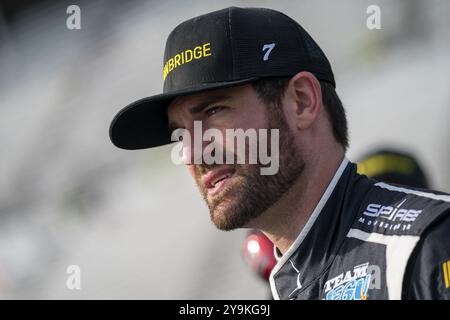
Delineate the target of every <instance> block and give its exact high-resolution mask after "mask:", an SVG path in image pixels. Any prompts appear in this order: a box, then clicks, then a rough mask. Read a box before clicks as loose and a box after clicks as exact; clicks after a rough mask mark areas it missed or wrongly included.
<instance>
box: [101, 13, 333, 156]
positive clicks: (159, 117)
mask: <svg viewBox="0 0 450 320" xmlns="http://www.w3.org/2000/svg"><path fill="white" fill-rule="evenodd" d="M300 71H309V72H311V73H312V74H314V75H315V76H316V77H317V78H318V79H319V80H320V81H325V82H329V83H331V84H332V85H333V86H335V81H334V76H333V72H332V70H331V66H330V63H329V62H328V59H327V58H326V56H325V54H324V53H323V51H322V50H321V49H320V47H319V46H318V45H317V43H316V42H315V41H314V40H313V39H312V38H311V36H310V35H309V34H308V33H307V32H306V31H305V30H304V29H303V28H302V27H301V26H300V25H299V24H298V23H297V22H296V21H294V20H293V19H291V18H290V17H288V16H286V15H285V14H283V13H281V12H278V11H275V10H271V9H265V8H237V7H230V8H226V9H222V10H219V11H214V12H211V13H208V14H204V15H201V16H198V17H195V18H192V19H189V20H187V21H185V22H183V23H181V24H179V25H178V26H177V27H176V28H175V29H174V30H173V31H172V32H171V33H170V35H169V37H168V38H167V42H166V48H165V53H164V62H163V68H162V76H163V79H164V88H163V93H162V94H158V95H155V96H151V97H147V98H143V99H141V100H138V101H135V102H133V103H131V104H129V105H128V106H126V107H125V108H123V109H122V110H120V111H119V113H118V114H117V115H116V116H115V117H114V119H113V120H112V123H111V126H110V130H109V134H110V138H111V141H112V142H113V144H114V145H116V146H117V147H119V148H122V149H129V150H135V149H145V148H151V147H157V146H161V145H165V144H168V143H171V142H172V141H171V139H170V136H171V132H170V130H169V126H168V118H167V113H166V109H167V106H168V105H169V104H170V103H171V101H172V100H173V99H175V98H177V97H180V96H185V95H190V94H194V93H198V92H202V91H206V90H212V89H219V88H226V87H232V86H237V85H242V84H246V83H250V82H253V81H256V80H258V79H261V78H265V77H288V76H293V75H295V74H296V73H298V72H300Z"/></svg>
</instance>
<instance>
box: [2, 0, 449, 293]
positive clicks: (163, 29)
mask: <svg viewBox="0 0 450 320" xmlns="http://www.w3.org/2000/svg"><path fill="white" fill-rule="evenodd" d="M71 4H76V5H78V6H79V7H80V8H81V29H80V30H69V29H68V28H67V26H66V20H67V18H68V17H69V15H68V14H67V13H66V10H67V7H68V6H69V5H71ZM372 4H376V5H378V6H379V7H380V9H381V29H380V30H369V29H368V28H367V26H366V20H367V18H368V17H369V14H367V13H366V9H367V7H368V6H369V5H372ZM228 6H241V7H269V8H273V9H277V10H280V11H283V12H285V13H287V14H288V15H290V16H291V17H292V18H294V19H295V20H297V21H299V22H300V23H301V24H302V25H303V27H304V28H305V29H306V30H308V31H309V32H310V33H311V35H312V36H313V37H314V38H315V40H316V41H317V42H318V43H319V45H320V46H321V47H322V49H323V50H324V51H325V53H326V54H327V56H328V58H329V59H330V61H331V64H332V66H333V69H334V73H335V77H336V81H337V91H338V94H339V95H340V96H341V98H342V100H343V102H344V106H345V107H346V110H347V114H348V121H349V129H350V139H351V142H350V145H351V147H350V149H349V151H348V154H347V155H348V158H349V159H350V160H356V159H357V158H358V157H359V156H360V155H362V154H364V153H367V152H370V150H372V149H373V148H378V147H385V146H388V147H391V148H399V149H401V150H405V151H407V152H410V153H412V154H414V155H415V156H416V157H417V159H418V160H419V161H420V162H421V164H422V165H423V167H424V169H425V170H426V172H427V174H428V176H429V180H430V184H431V187H432V188H434V189H440V190H442V191H447V192H450V170H449V169H450V145H449V142H448V141H449V138H450V126H449V120H450V90H449V82H450V81H449V80H448V76H449V74H450V59H449V58H450V56H449V52H450V41H449V40H450V36H449V30H450V19H449V17H450V2H449V1H446V0H440V1H439V0H432V1H418V0H402V1H395V2H394V1H388V0H386V1H381V0H376V1H373V0H371V1H365V0H364V1H361V0H344V1H331V0H329V1H325V0H299V1H290V0H284V1H282V0H278V1H250V0H247V1H197V0H191V1H189V4H187V1H181V0H178V1H174V0H166V1H118V0H116V1H113V0H110V1H106V0H90V1H81V0H80V1H75V2H74V1H70V2H69V1H29V0H22V1H13V0H2V1H1V3H0V159H1V166H0V298H2V299H110V298H111V299H266V298H267V297H269V290H268V287H267V285H266V284H265V283H264V282H263V281H262V280H260V278H259V277H258V276H257V275H255V274H254V273H252V272H251V271H250V270H249V269H248V268H247V266H246V265H245V263H244V261H243V259H242V243H243V238H244V236H245V230H240V231H233V232H221V231H217V230H216V229H215V227H214V226H213V225H212V224H211V223H210V220H209V213H208V210H207V208H206V205H205V204H204V203H203V200H202V199H201V197H200V194H199V192H198V191H197V189H196V186H195V184H194V182H193V181H192V179H191V178H190V177H189V176H188V173H187V171H186V169H185V168H183V167H182V166H175V165H174V164H172V162H171V161H170V150H171V147H170V146H168V147H162V148H157V149H154V150H142V151H125V150H120V149H117V148H115V147H114V146H113V145H112V144H111V143H110V140H109V137H108V127H109V124H110V121H111V119H112V118H113V116H114V115H115V113H116V112H117V111H118V110H119V109H120V108H122V107H123V106H125V105H126V104H128V103H130V102H132V101H134V100H136V99H139V98H142V97H145V96H149V95H153V94H157V93H160V92H161V90H162V56H163V51H164V45H165V40H166V37H167V36H168V34H169V33H170V31H171V30H172V29H173V28H174V27H175V26H176V25H177V24H178V23H180V22H181V21H184V20H186V19H189V18H191V17H194V16H197V15H200V14H203V13H207V12H209V11H213V10H218V9H221V8H224V7H228ZM70 265H78V266H80V268H81V290H69V289H68V288H67V286H66V280H67V278H68V276H69V275H68V274H67V273H66V270H67V267H68V266H70Z"/></svg>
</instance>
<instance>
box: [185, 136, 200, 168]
mask: <svg viewBox="0 0 450 320" xmlns="http://www.w3.org/2000/svg"><path fill="white" fill-rule="evenodd" d="M182 137H183V138H182V156H181V163H182V164H185V165H192V164H202V162H203V160H202V159H203V156H202V155H203V142H202V138H201V137H200V138H199V137H197V138H196V137H194V135H193V134H191V131H189V130H184V133H183V136H182Z"/></svg>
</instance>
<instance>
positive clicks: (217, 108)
mask: <svg viewBox="0 0 450 320" xmlns="http://www.w3.org/2000/svg"><path fill="white" fill-rule="evenodd" d="M222 109H224V107H222V106H213V107H211V108H209V109H208V110H206V111H205V113H206V115H207V116H208V118H209V117H211V116H213V115H215V114H216V113H217V112H220V111H222Z"/></svg>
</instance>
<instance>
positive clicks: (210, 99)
mask: <svg viewBox="0 0 450 320" xmlns="http://www.w3.org/2000/svg"><path fill="white" fill-rule="evenodd" d="M227 99H230V96H225V95H217V96H212V97H208V99H207V100H205V101H202V102H200V103H199V104H197V105H196V106H194V107H192V108H190V109H189V113H190V114H192V115H194V114H196V113H200V112H202V111H203V110H204V109H206V108H207V107H209V106H210V105H211V104H214V103H217V102H219V101H223V100H227ZM177 128H180V126H179V125H177V124H176V123H175V122H173V121H169V129H170V131H174V130H175V129H177Z"/></svg>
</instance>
